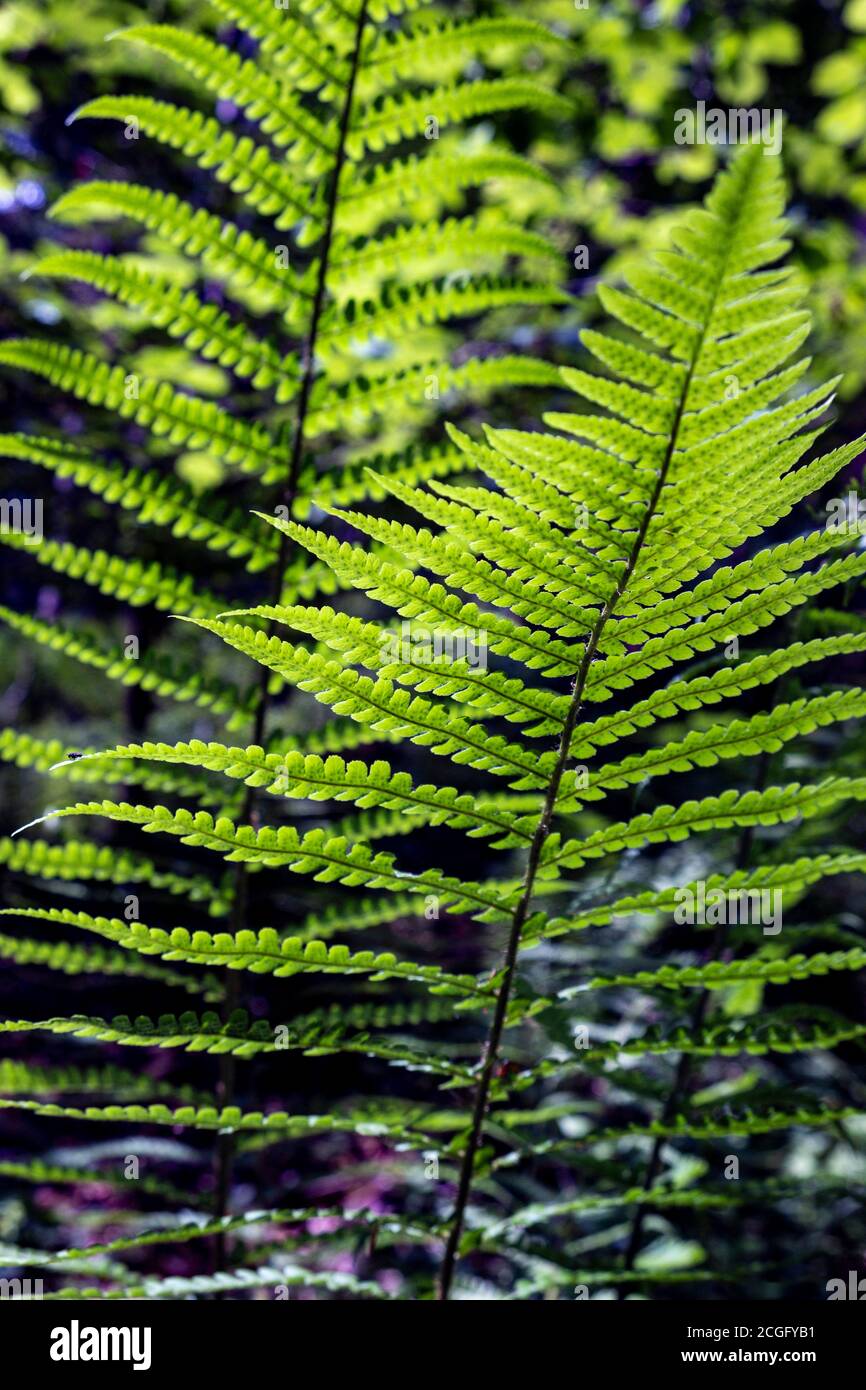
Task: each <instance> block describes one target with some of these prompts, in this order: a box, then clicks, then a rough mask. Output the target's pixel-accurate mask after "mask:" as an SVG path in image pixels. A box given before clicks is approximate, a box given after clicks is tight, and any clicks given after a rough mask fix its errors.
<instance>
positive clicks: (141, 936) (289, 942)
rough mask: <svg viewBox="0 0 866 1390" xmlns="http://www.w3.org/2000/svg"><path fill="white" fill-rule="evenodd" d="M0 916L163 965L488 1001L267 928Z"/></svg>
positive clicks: (53, 914)
mask: <svg viewBox="0 0 866 1390" xmlns="http://www.w3.org/2000/svg"><path fill="white" fill-rule="evenodd" d="M0 916H16V917H24V918H38V919H39V920H41V921H48V922H57V923H59V924H61V925H63V926H70V927H78V928H80V929H81V930H82V931H92V932H95V933H96V935H97V936H103V937H105V939H106V940H108V941H114V942H116V943H117V944H118V945H122V946H124V947H126V948H127V949H129V950H134V951H140V952H141V953H142V954H143V955H159V956H162V958H163V959H164V960H172V961H178V960H184V961H190V962H192V963H193V964H197V965H225V966H228V967H229V968H230V969H233V970H250V971H252V972H253V973H254V974H258V975H263V974H271V975H277V976H279V977H280V978H284V977H286V976H289V975H296V974H299V973H300V972H302V971H315V972H318V973H325V974H337V975H358V974H360V975H366V976H369V977H370V978H371V979H372V980H373V981H376V980H379V979H389V978H393V979H405V980H410V981H412V982H414V983H418V984H423V985H425V986H426V987H427V988H428V989H429V990H430V991H431V993H433V994H455V995H459V996H461V997H465V998H468V999H479V1000H483V999H485V998H489V997H490V991H489V989H487V987H486V986H484V985H481V984H479V983H478V982H477V981H476V980H475V978H474V977H473V976H472V975H451V974H448V973H447V972H446V971H443V970H440V969H439V967H438V966H434V965H429V966H428V965H414V964H412V963H411V962H409V961H399V960H398V959H397V958H396V956H394V955H393V954H392V953H391V952H382V953H380V954H379V955H376V954H375V953H374V952H373V951H355V952H354V953H353V952H351V951H349V949H348V947H346V946H331V947H330V949H329V948H327V947H326V946H325V945H324V943H323V942H320V941H307V942H302V941H300V939H299V938H297V937H288V938H285V939H281V938H280V937H279V936H278V934H277V933H276V932H275V931H273V930H272V929H271V928H267V927H266V928H264V929H263V930H262V931H260V932H258V933H256V932H250V931H245V932H241V933H239V934H238V935H237V936H231V935H230V934H229V933H227V932H220V933H218V934H217V935H216V936H213V935H211V933H210V932H204V931H195V932H188V931H187V930H186V929H185V928H184V927H176V928H175V929H174V930H173V931H171V932H167V931H163V930H162V929H161V928H159V927H148V926H146V925H145V924H144V923H143V922H125V921H122V920H121V919H120V918H108V917H92V916H90V914H89V913H86V912H73V911H71V910H69V909H65V908H64V909H61V908H45V909H43V908H3V909H2V910H0Z"/></svg>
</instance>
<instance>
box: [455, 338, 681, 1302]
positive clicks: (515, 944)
mask: <svg viewBox="0 0 866 1390" xmlns="http://www.w3.org/2000/svg"><path fill="white" fill-rule="evenodd" d="M698 351H699V346H698V347H697V348H696V349H695V354H694V357H693V359H692V365H691V368H690V370H689V374H688V376H687V377H686V380H685V382H684V384H683V390H682V396H681V398H680V402H679V405H678V409H677V416H676V419H675V421H674V425H673V429H672V431H671V440H670V444H669V446H668V449H667V452H666V455H665V459H664V462H663V464H662V467H661V468H660V470H659V474H658V477H657V479H656V482H655V486H654V488H653V492H652V496H651V497H650V499H649V502H648V504H647V508H646V511H645V513H644V515H643V517H642V519H641V524H640V527H639V529H638V531H637V535H636V536H635V541H634V544H633V546H632V548H631V551H630V553H629V557H628V560H627V562H626V565H625V568H624V570H623V573H622V575H621V577H620V580H619V583H618V584H617V586H616V588H615V590H614V591H613V593H612V594H611V596H610V598H609V599H608V600H607V601H606V603H605V605H604V607H603V608H602V609H601V611H600V613H599V616H598V618H597V619H596V622H595V624H594V626H593V629H592V632H591V633H590V635H589V640H588V642H587V644H586V648H585V649H584V653H583V656H582V658H581V662H580V666H579V668H578V671H577V674H576V676H575V679H574V685H573V687H572V694H571V703H570V705H569V708H568V714H567V715H566V719H565V724H564V725H563V730H562V737H561V738H560V742H559V749H558V752H557V758H556V763H555V765H554V768H553V773H552V774H551V778H550V782H549V784H548V787H547V793H546V795H545V798H544V806H543V808H542V812H541V817H540V819H539V822H538V825H537V826H536V829H535V834H534V835H533V838H532V844H531V846H530V850H529V859H528V862H527V866H526V873H525V875H524V879H523V887H522V891H521V895H520V900H519V901H518V904H517V907H516V908H515V910H514V916H513V918H512V922H511V930H510V932H509V936H508V944H507V946H506V950H505V958H504V961H503V966H502V984H501V986H500V989H499V993H498V995H497V998H496V1007H495V1010H494V1015H493V1021H492V1023H491V1025H490V1032H489V1034H488V1037H487V1041H486V1043H485V1045H484V1053H483V1063H482V1068H481V1077H480V1079H479V1083H478V1090H477V1092H476V1096H475V1102H474V1107H473V1112H472V1124H471V1128H470V1131H469V1140H468V1142H467V1145H466V1150H465V1152H464V1155H463V1162H462V1164H461V1168H460V1178H459V1181H458V1187H457V1199H456V1203H455V1208H454V1215H453V1217H452V1221H451V1229H450V1231H449V1233H448V1241H447V1244H446V1247H445V1255H444V1257H443V1261H442V1270H441V1273H440V1281H439V1298H440V1300H441V1301H445V1300H447V1298H448V1296H449V1293H450V1289H451V1283H452V1280H453V1277H454V1266H455V1263H456V1259H457V1250H458V1246H459V1244H460V1236H461V1233H462V1230H463V1222H464V1219H465V1216H466V1206H467V1203H468V1201H469V1194H470V1191H471V1187H472V1175H473V1169H474V1167H475V1156H476V1154H477V1152H478V1147H479V1144H480V1142H481V1133H482V1130H483V1128H484V1117H485V1115H486V1113H487V1104H488V1099H489V1096H490V1086H491V1083H492V1081H493V1074H494V1071H495V1068H496V1061H497V1057H498V1055H499V1048H500V1044H501V1041H502V1031H503V1028H504V1026H505V1016H506V1013H507V1010H508V1001H509V999H510V997H511V988H512V985H513V982H514V972H515V969H516V967H517V953H518V950H519V947H520V935H521V932H522V930H523V926H524V923H525V922H526V918H527V916H528V915H529V907H530V903H531V901H532V895H533V892H534V891H535V879H536V876H537V874H538V867H539V864H540V862H541V854H542V851H543V849H544V845H545V842H546V840H547V837H548V835H549V834H550V828H551V825H552V822H553V812H554V806H555V804H556V798H557V796H558V795H559V788H560V784H561V782H562V776H563V773H564V772H565V769H566V765H567V763H568V760H569V755H570V748H571V740H572V735H573V734H574V730H575V727H576V725H577V721H578V718H579V716H580V713H581V710H582V709H583V694H584V690H585V688H586V681H587V677H588V675H589V670H590V667H591V665H592V662H593V660H594V657H595V654H596V651H597V650H598V644H599V642H600V641H601V637H602V633H603V632H604V629H605V627H606V625H607V623H608V621H609V619H610V617H611V615H612V614H613V611H614V609H615V607H616V605H617V603H618V602H619V600H620V598H621V597H622V594H623V592H624V590H625V587H626V585H627V584H628V581H629V580H630V578H631V576H632V574H633V572H634V568H635V565H636V564H637V561H638V557H639V555H640V552H641V549H642V547H643V543H644V540H645V539H646V533H647V530H648V528H649V524H650V521H651V520H652V518H653V515H654V514H655V510H656V507H657V506H658V500H659V497H660V496H661V491H662V488H663V487H664V484H665V479H666V477H667V474H668V469H669V468H670V464H671V459H672V458H673V453H674V449H675V447H676V440H677V435H678V433H679V426H680V420H681V419H682V413H683V410H684V408H685V401H686V397H687V394H688V389H689V384H690V382H691V373H692V370H693V369H694V363H695V361H697V354H698Z"/></svg>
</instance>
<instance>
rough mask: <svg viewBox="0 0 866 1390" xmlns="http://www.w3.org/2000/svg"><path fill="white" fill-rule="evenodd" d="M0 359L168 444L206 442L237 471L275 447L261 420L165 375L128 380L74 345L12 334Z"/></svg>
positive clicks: (261, 464)
mask: <svg viewBox="0 0 866 1390" xmlns="http://www.w3.org/2000/svg"><path fill="white" fill-rule="evenodd" d="M0 363H5V364H6V366H8V367H17V368H19V369H20V370H21V371H27V372H35V373H36V374H37V375H38V376H43V377H44V378H45V379H46V381H49V382H51V384H52V386H57V387H59V388H60V389H61V390H63V391H70V392H71V393H72V394H73V395H74V396H76V397H78V399H79V400H85V401H88V402H89V404H90V405H98V406H104V407H105V408H106V409H107V410H111V411H114V412H116V413H117V414H119V415H121V416H123V417H124V418H129V419H133V420H135V421H136V423H137V424H140V425H143V426H144V427H145V428H147V429H149V430H151V432H152V433H153V434H154V435H157V436H166V437H167V438H168V439H169V441H170V442H171V443H173V444H183V445H185V446H186V447H187V448H190V449H201V448H206V449H208V451H209V452H211V453H212V454H213V455H214V456H215V457H216V458H220V459H223V460H224V461H225V462H226V463H227V464H231V465H233V466H234V467H236V468H239V469H240V470H241V471H242V472H247V473H249V472H261V471H263V470H264V469H265V468H266V467H267V465H268V463H269V462H270V460H271V458H272V457H273V454H274V453H275V451H276V449H277V447H278V446H277V444H276V441H275V440H274V439H273V438H272V437H271V436H270V435H269V434H268V432H267V431H266V430H265V429H263V428H262V426H261V425H249V424H247V423H246V422H245V421H243V420H239V419H237V417H236V416H233V415H229V413H228V412H227V411H225V410H223V409H222V407H221V406H218V405H215V404H214V403H213V401H202V400H199V399H198V398H196V397H193V396H185V395H183V394H182V393H181V392H179V391H175V390H174V389H173V388H172V387H171V386H169V385H168V383H167V382H165V381H155V380H146V379H144V378H142V377H139V376H138V374H136V373H133V374H132V375H133V382H132V385H131V386H130V381H129V374H128V373H126V372H125V371H124V369H123V367H110V366H109V365H108V364H107V363H106V362H101V361H100V360H99V358H98V357H94V356H93V355H92V354H91V353H87V352H82V351H81V350H80V349H78V348H69V347H66V346H65V345H64V344H61V343H46V342H41V341H40V340H39V339H38V338H32V339H27V338H19V339H12V340H10V341H8V342H5V343H0Z"/></svg>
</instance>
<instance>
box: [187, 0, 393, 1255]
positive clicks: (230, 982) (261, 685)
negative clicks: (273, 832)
mask: <svg viewBox="0 0 866 1390" xmlns="http://www.w3.org/2000/svg"><path fill="white" fill-rule="evenodd" d="M368 3H369V0H361V6H360V9H359V10H358V15H357V19H356V30H355V42H354V47H353V49H352V56H351V60H350V70H349V80H348V83H347V85H346V94H345V98H344V101H343V107H342V110H341V112H340V125H339V135H338V140H337V149H336V155H335V159H334V167H333V170H332V172H331V175H330V183H329V188H328V193H327V199H326V213H325V229H324V233H323V235H322V240H321V245H320V248H319V256H318V272H317V275H316V289H315V294H314V297H313V306H312V312H311V315H310V324H309V329H308V331H307V334H306V336H305V338H304V343H303V350H302V354H301V368H302V370H301V385H300V391H299V395H298V403H297V415H296V418H295V425H294V434H293V438H292V449H291V455H290V458H289V466H288V469H287V471H286V480H285V484H284V487H283V490H282V496H281V504H282V506H283V508H284V509H285V513H286V516H289V517H290V516H292V514H293V512H294V508H295V501H296V498H297V491H298V478H299V476H300V470H301V463H302V460H303V456H304V426H305V423H306V418H307V410H308V408H309V403H310V391H311V389H312V385H313V381H314V378H315V374H316V341H317V338H318V332H319V321H320V319H321V314H322V308H323V305H324V302H325V295H326V292H327V284H328V269H329V265H330V253H331V243H332V240H333V234H334V215H335V212H336V208H337V199H338V195H339V189H340V176H341V174H342V172H343V166H344V163H345V159H346V138H347V135H348V131H349V123H350V121H351V117H352V102H353V101H354V98H355V82H356V79H357V73H358V62H359V59H360V55H361V46H362V44H363V41H364V32H365V29H366V24H367V8H368ZM291 548H292V542H291V540H290V538H289V536H288V535H286V534H282V535H281V536H280V542H279V550H278V552H277V559H276V563H275V565H274V578H273V584H272V590H271V602H272V603H278V602H279V600H280V598H281V597H282V593H283V586H284V581H285V573H286V566H287V563H288V559H289V554H290V551H291ZM268 674H269V673H268V671H267V670H266V668H264V667H262V669H261V671H260V672H259V682H258V691H257V695H256V707H255V719H254V721H253V729H252V735H251V739H250V742H251V743H253V744H260V743H261V742H262V739H263V737H264V732H265V723H266V720H267V711H268ZM254 803H255V788H254V787H252V786H250V787H248V788H247V791H246V794H245V796H244V800H243V803H242V809H241V817H242V819H243V820H250V819H251V818H252V817H253V808H254ZM248 898H249V893H248V874H247V869H246V866H245V865H244V864H243V863H240V864H238V866H237V869H236V872H235V883H234V900H233V904H232V914H231V927H232V931H233V932H239V931H242V930H243V928H244V926H245V924H246V921H247V909H248ZM239 983H240V978H239V975H238V973H237V971H231V970H230V971H228V972H227V977H226V996H225V1001H224V1012H225V1017H226V1022H228V1019H229V1018H230V1017H231V1015H232V1014H233V1013H234V1011H235V1009H236V1008H237V1007H238V1004H239V1003H240V990H239ZM236 1070H237V1063H236V1060H235V1058H234V1057H233V1056H232V1055H231V1054H229V1055H228V1056H226V1057H224V1058H223V1059H222V1061H221V1063H220V1086H219V1094H220V1099H221V1101H222V1103H223V1105H231V1103H232V1101H233V1099H234V1087H235V1078H236ZM234 1147H235V1140H234V1135H232V1134H225V1135H222V1136H221V1137H220V1140H219V1142H218V1145H217V1150H216V1155H215V1169H216V1184H215V1201H214V1214H215V1216H217V1217H222V1216H225V1214H226V1211H227V1204H228V1198H229V1193H230V1188H231V1168H232V1156H233V1154H234ZM214 1244H215V1256H214V1258H215V1268H217V1269H220V1268H222V1265H223V1263H224V1262H225V1257H226V1246H225V1236H224V1234H223V1232H222V1231H220V1232H218V1233H217V1235H216V1237H215V1241H214Z"/></svg>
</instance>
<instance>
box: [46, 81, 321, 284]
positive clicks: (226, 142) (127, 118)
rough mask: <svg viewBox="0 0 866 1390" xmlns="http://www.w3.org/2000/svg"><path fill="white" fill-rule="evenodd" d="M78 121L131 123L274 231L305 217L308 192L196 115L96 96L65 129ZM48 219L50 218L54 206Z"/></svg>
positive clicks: (263, 154) (261, 152) (245, 143)
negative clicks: (208, 174)
mask: <svg viewBox="0 0 866 1390" xmlns="http://www.w3.org/2000/svg"><path fill="white" fill-rule="evenodd" d="M84 119H89V120H115V121H122V122H123V123H124V124H126V125H128V124H129V123H130V122H131V121H135V122H136V123H137V125H138V128H139V130H141V131H143V132H144V134H145V135H147V136H149V137H150V138H152V139H154V140H159V141H160V142H161V143H162V144H164V145H168V146H169V147H170V148H172V149H176V150H180V151H181V153H183V154H186V155H189V157H190V158H191V159H194V160H195V161H196V163H197V164H198V165H199V167H200V168H202V169H208V170H210V169H212V170H213V171H214V177H215V178H216V179H218V180H219V182H220V183H224V184H227V185H228V187H229V188H230V189H231V191H232V192H233V193H237V194H238V195H239V196H240V197H241V198H242V199H243V200H244V202H245V203H248V204H249V206H250V207H251V208H252V209H253V211H254V212H258V213H260V214H261V215H262V216H263V217H272V218H273V219H274V226H275V227H277V228H278V229H281V228H283V227H290V226H291V225H292V224H294V223H296V222H297V221H298V220H299V219H300V218H302V217H306V216H308V215H309V213H310V204H309V190H307V189H304V188H303V187H299V186H298V183H297V182H296V180H295V179H294V178H292V177H291V175H290V174H289V172H288V170H287V169H286V167H285V165H283V164H279V163H278V162H277V161H276V160H274V159H272V158H271V155H270V153H269V151H268V149H267V147H266V146H265V145H260V144H258V143H257V142H256V141H255V140H252V139H250V138H249V137H248V136H243V137H242V138H240V139H238V138H236V137H235V136H234V135H232V133H231V131H228V130H226V128H225V126H221V125H220V124H219V122H218V121H216V120H214V118H213V117H212V116H203V115H202V113H201V112H200V111H192V110H190V108H189V107H186V106H177V105H175V104H174V103H172V102H168V101H156V100H154V99H153V98H152V97H140V96H125V97H110V96H102V97H96V98H94V100H93V101H87V102H85V103H84V104H83V105H82V106H79V107H78V109H77V111H74V112H73V114H72V115H71V116H70V117H69V118H68V120H67V125H71V124H72V122H73V121H78V120H84ZM86 187H90V185H86ZM62 201H63V200H61V202H62ZM66 206H74V204H67V205H66ZM52 215H56V205H55V208H54V209H53V210H52ZM291 282H292V283H293V288H294V290H295V291H296V292H299V293H303V291H302V290H301V287H300V286H299V285H298V283H297V278H296V277H292V280H291Z"/></svg>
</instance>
